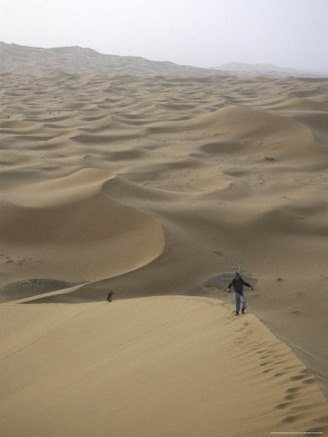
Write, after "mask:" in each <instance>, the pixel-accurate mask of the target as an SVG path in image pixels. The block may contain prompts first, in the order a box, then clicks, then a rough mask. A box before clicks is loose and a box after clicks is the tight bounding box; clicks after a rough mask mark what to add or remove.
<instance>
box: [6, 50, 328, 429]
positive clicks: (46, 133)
mask: <svg viewBox="0 0 328 437" xmlns="http://www.w3.org/2000/svg"><path fill="white" fill-rule="evenodd" d="M1 50H2V54H1V68H2V72H1V74H0V82H1V87H0V98H1V107H0V108H1V109H0V301H1V305H0V366H1V372H0V384H1V399H0V416H1V421H0V422H1V423H0V435H1V436H6V437H20V436H22V437H25V436H26V437H29V436H31V437H32V436H33V437H44V436H47V437H48V436H49V437H58V436H60V437H72V436H75V435H79V436H80V435H81V436H86V437H90V436H97V437H98V436H115V437H116V436H122V437H146V436H151V437H171V436H188V437H218V436H228V437H236V436H239V435H240V436H242V437H253V436H254V437H258V436H259V437H260V436H266V435H270V433H271V432H280V433H281V432H303V433H309V432H316V433H323V434H324V435H326V434H325V433H327V432H328V416H327V411H328V403H327V395H328V350H327V330H328V318H327V308H328V292H327V284H328V273H327V260H328V225H327V223H328V197H327V192H328V175H327V168H328V79H327V78H295V77H280V78H272V77H264V76H262V77H243V78H242V77H236V76H230V75H228V74H224V75H222V74H220V73H217V72H216V73H215V74H211V72H209V70H198V69H189V68H188V67H179V66H176V65H174V64H169V63H168V64H167V63H152V62H150V61H146V60H143V59H140V58H124V57H115V56H113V57H112V56H105V55H100V54H98V53H96V52H94V51H92V50H88V49H80V48H60V49H49V50H46V49H33V48H24V47H19V46H16V45H5V44H2V45H1ZM236 270H240V271H242V274H243V276H244V277H245V279H246V280H247V281H249V282H250V284H252V285H253V286H254V290H253V291H251V290H248V289H247V290H246V292H245V293H246V296H247V304H248V307H247V311H246V314H245V315H240V316H236V315H234V314H233V310H234V308H235V307H234V302H233V295H232V293H227V292H226V287H227V285H228V283H229V281H230V279H231V278H232V275H233V274H234V272H235V271H236ZM109 291H113V296H114V298H113V301H112V302H110V303H109V302H107V300H106V297H107V295H108V292H109ZM262 322H264V324H265V325H266V326H264V324H263V323H262ZM268 328H270V331H271V332H270V331H269V329H268ZM296 355H297V356H296ZM324 394H325V395H324ZM325 396H326V397H325Z"/></svg>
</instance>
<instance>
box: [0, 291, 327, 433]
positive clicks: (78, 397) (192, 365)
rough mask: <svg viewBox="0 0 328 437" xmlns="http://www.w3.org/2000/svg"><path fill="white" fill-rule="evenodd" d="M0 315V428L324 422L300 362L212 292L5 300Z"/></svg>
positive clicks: (291, 427)
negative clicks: (76, 300) (73, 301)
mask: <svg viewBox="0 0 328 437" xmlns="http://www.w3.org/2000/svg"><path fill="white" fill-rule="evenodd" d="M145 314H147V317H145ZM4 315H5V318H6V323H3V322H4V319H3V316H4ZM1 320H2V322H1V323H2V326H1V348H0V350H1V358H0V362H1V366H2V368H3V369H4V371H3V372H2V375H1V377H2V378H3V381H2V383H1V386H2V396H1V402H0V412H1V418H2V420H1V428H0V429H1V434H2V435H6V436H8V437H11V436H12V437H14V436H15V437H16V436H18V435H24V436H26V437H29V436H35V437H38V436H43V435H47V436H58V435H60V436H63V437H64V436H72V435H81V436H90V435H97V436H107V435H115V436H122V437H123V436H124V437H129V436H140V437H144V436H153V437H157V436H165V437H166V436H171V435H186V436H195V437H199V436H207V437H210V436H213V437H214V436H215V437H216V436H218V435H225V436H236V435H243V436H262V435H266V434H268V433H270V432H271V431H276V432H287V431H303V432H306V431H316V432H319V431H322V432H326V431H327V429H328V428H327V426H328V415H327V402H326V401H325V399H324V398H323V395H322V394H321V393H320V391H319V390H318V388H317V386H316V384H315V379H314V378H313V376H312V375H311V374H310V373H309V372H308V370H307V369H306V368H305V367H304V365H302V364H301V362H300V361H298V360H297V359H296V358H295V356H293V354H292V353H291V352H290V350H289V349H288V348H287V347H286V346H285V345H284V344H283V343H281V342H279V341H278V340H276V338H275V337H274V336H273V335H272V334H271V333H270V332H269V331H268V330H267V329H266V328H264V326H263V325H262V324H261V323H260V322H259V321H258V320H257V319H256V318H255V317H254V316H250V315H249V316H245V317H243V318H240V319H232V318H230V317H229V315H228V312H227V308H225V307H224V306H222V304H220V303H218V301H217V300H213V299H206V298H197V297H194V298H187V297H158V298H143V299H136V300H135V299H133V300H124V301H117V302H113V303H111V304H108V303H106V302H104V303H100V304H99V303H98V304H97V303H96V304H87V305H84V306H74V307H71V306H68V307H67V306H66V307H65V306H63V305H54V306H43V305H41V306H40V305H28V306H26V305H22V306H20V307H19V308H17V306H9V304H6V305H4V306H3V307H2V310H1ZM14 320H15V322H14ZM122 320H124V323H122ZM17 321H19V324H18V323H17ZM18 412H19V414H18ZM18 416H19V419H18Z"/></svg>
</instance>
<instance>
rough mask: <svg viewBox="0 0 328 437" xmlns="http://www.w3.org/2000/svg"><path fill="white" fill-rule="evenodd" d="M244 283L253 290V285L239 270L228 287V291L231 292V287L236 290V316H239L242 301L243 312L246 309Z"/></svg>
mask: <svg viewBox="0 0 328 437" xmlns="http://www.w3.org/2000/svg"><path fill="white" fill-rule="evenodd" d="M244 285H246V287H249V288H250V289H251V290H253V287H252V286H251V285H250V284H248V283H247V282H246V281H244V280H243V278H242V277H241V276H240V274H239V273H238V272H236V273H235V276H234V278H233V280H232V281H231V282H230V284H229V285H228V289H227V292H228V293H230V291H231V287H233V288H234V290H235V302H236V311H235V314H236V316H239V311H240V302H242V304H243V306H242V308H241V313H242V314H244V313H245V310H246V297H245V295H244V292H243V289H244Z"/></svg>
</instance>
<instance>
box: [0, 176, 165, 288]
mask: <svg viewBox="0 0 328 437" xmlns="http://www.w3.org/2000/svg"><path fill="white" fill-rule="evenodd" d="M111 178H113V176H111V175H110V174H109V173H108V172H106V171H104V170H97V169H82V170H79V171H78V172H76V173H73V174H72V175H69V176H66V177H63V178H58V179H55V180H51V181H45V182H43V183H37V184H29V185H26V186H25V187H23V188H22V189H21V190H20V191H19V192H18V193H16V194H15V195H13V194H12V193H11V192H10V194H7V196H6V195H4V196H3V198H2V200H1V212H0V230H1V234H2V246H3V250H4V249H5V250H8V251H10V250H13V249H15V253H16V256H19V257H24V256H25V257H26V256H29V263H28V264H30V266H24V265H22V263H21V266H20V267H21V272H15V276H16V278H17V276H18V277H21V278H22V279H27V278H28V277H27V276H26V275H27V274H28V273H27V272H28V271H29V272H30V274H33V276H32V277H33V278H51V279H58V280H65V281H72V282H75V281H80V282H81V281H82V282H85V281H90V280H99V279H102V278H105V277H106V278H109V277H111V276H116V275H119V274H122V273H125V272H127V271H131V270H133V269H136V268H139V267H141V266H142V265H145V264H147V263H148V262H150V261H152V260H153V259H154V258H156V257H157V256H159V255H160V254H161V253H162V251H163V249H164V245H165V239H164V234H163V231H162V227H161V225H160V224H159V223H158V222H157V221H156V220H154V219H153V218H151V217H150V216H147V215H146V214H143V213H141V212H139V211H137V210H135V209H133V208H131V207H128V206H126V205H124V204H121V203H119V202H117V201H115V200H113V199H111V198H110V197H108V196H107V195H106V193H105V192H104V191H103V189H102V187H103V185H104V183H105V182H106V181H108V180H109V179H111ZM24 267H26V271H25V272H24V270H25V269H24ZM23 272H24V273H23Z"/></svg>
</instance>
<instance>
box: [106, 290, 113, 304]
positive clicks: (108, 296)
mask: <svg viewBox="0 0 328 437" xmlns="http://www.w3.org/2000/svg"><path fill="white" fill-rule="evenodd" d="M113 295H114V293H113V292H112V291H110V292H109V293H108V295H107V300H108V302H111V301H112V300H113Z"/></svg>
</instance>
